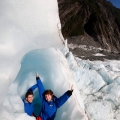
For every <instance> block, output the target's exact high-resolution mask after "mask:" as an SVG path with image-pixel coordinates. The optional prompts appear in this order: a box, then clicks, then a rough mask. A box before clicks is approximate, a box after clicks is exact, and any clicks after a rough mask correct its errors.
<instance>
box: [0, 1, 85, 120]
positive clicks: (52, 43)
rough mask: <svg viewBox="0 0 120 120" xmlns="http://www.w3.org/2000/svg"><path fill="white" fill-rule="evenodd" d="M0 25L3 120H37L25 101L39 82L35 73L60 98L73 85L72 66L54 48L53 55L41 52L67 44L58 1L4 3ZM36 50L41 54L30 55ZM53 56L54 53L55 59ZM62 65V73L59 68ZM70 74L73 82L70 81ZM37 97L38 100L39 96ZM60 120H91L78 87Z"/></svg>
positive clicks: (0, 116) (0, 113)
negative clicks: (27, 94)
mask: <svg viewBox="0 0 120 120" xmlns="http://www.w3.org/2000/svg"><path fill="white" fill-rule="evenodd" d="M0 26H1V27H0V81H1V82H0V96H1V97H0V120H21V119H22V120H26V119H28V120H35V118H34V117H29V116H27V114H25V113H24V110H23V103H22V100H21V97H22V98H23V96H24V95H23V94H24V93H25V92H26V89H27V88H28V87H29V86H31V85H32V84H34V83H35V72H36V71H38V72H39V73H40V76H41V77H42V80H43V83H44V85H45V87H46V88H48V83H49V84H50V85H49V87H50V88H51V89H53V91H54V92H55V94H56V95H57V96H60V95H61V94H63V92H65V91H66V90H67V89H68V88H69V85H68V84H69V83H72V82H73V78H71V77H70V75H69V74H70V70H69V67H67V68H65V66H64V65H65V64H63V63H64V62H65V61H63V60H61V62H60V61H59V60H58V58H61V57H60V56H61V55H60V56H59V57H58V56H57V55H56V54H57V53H56V52H55V50H54V49H53V50H50V51H51V52H49V49H48V50H47V52H46V51H45V52H43V51H41V50H40V49H46V48H49V47H54V48H62V45H63V43H64V41H63V37H62V35H61V30H60V29H61V24H60V21H59V16H58V5H57V0H52V1H51V0H44V1H43V0H1V1H0ZM35 49H39V50H38V51H39V52H37V51H34V52H31V53H28V52H29V51H31V50H35ZM42 52H43V53H42ZM27 53H28V54H27ZM58 53H59V52H58ZM26 54H27V55H26ZM49 54H52V57H51V56H50V57H51V59H49ZM25 55H26V56H28V58H27V57H26V56H25ZM29 55H30V59H29ZM39 55H40V56H39ZM23 57H25V58H23ZM56 57H58V58H56ZM36 58H38V59H36ZM62 58H64V57H62ZM53 59H55V61H54V60H53ZM22 60H23V61H22ZM41 60H43V61H42V62H41ZM21 61H22V64H21ZM45 61H46V62H45ZM52 61H54V63H53V62H52ZM33 62H34V64H35V65H34V64H33ZM24 63H25V64H24ZM39 63H40V64H39ZM48 63H49V64H48ZM55 63H56V66H55ZM65 63H66V62H65ZM59 64H60V65H59ZM66 64H67V63H66ZM42 65H43V66H42ZM46 65H48V66H49V67H48V66H46ZM60 66H61V69H62V70H59V69H55V67H58V68H60ZM41 68H43V69H41ZM44 69H45V70H44ZM33 70H34V71H33ZM64 70H65V71H64ZM58 73H60V74H58ZM47 74H48V75H47ZM66 75H68V76H69V80H70V79H71V80H70V81H71V82H70V81H69V82H67V81H68V76H66ZM48 78H49V79H48ZM14 80H15V81H14ZM50 80H51V82H50ZM13 81H14V82H13ZM12 82H13V84H12V85H11V83H12ZM74 84H75V83H74ZM61 86H63V89H62V90H61V89H60V88H61ZM58 88H59V89H60V90H59V91H58ZM8 90H9V91H8ZM35 96H36V99H38V95H37V93H35ZM3 101H4V102H3ZM73 101H74V102H73ZM71 103H72V104H71ZM38 104H39V105H40V103H38ZM68 106H69V109H67V108H68ZM36 109H37V108H36ZM56 119H57V120H59V119H62V120H67V119H71V120H72V119H76V120H78V119H81V120H87V118H86V115H85V114H84V105H83V103H82V99H81V97H80V95H79V91H78V90H77V87H76V89H75V92H74V95H73V97H72V98H71V100H69V101H68V103H66V105H65V106H63V107H62V108H60V110H59V111H58V113H57V118H56Z"/></svg>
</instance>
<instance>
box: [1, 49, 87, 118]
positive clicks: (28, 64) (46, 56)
mask: <svg viewBox="0 0 120 120" xmlns="http://www.w3.org/2000/svg"><path fill="white" fill-rule="evenodd" d="M36 71H38V73H39V75H40V77H41V79H42V82H43V84H44V87H45V89H51V90H52V91H53V92H54V94H55V95H56V96H57V97H59V96H61V95H62V94H63V93H64V92H66V91H67V90H68V89H70V86H71V84H74V86H75V90H74V92H73V95H72V96H71V97H70V99H69V100H68V101H67V102H66V103H65V104H64V105H63V106H62V107H61V108H59V109H58V112H57V114H56V118H55V120H87V118H86V116H85V114H84V104H83V102H82V98H81V97H80V94H79V90H78V89H77V86H76V83H75V81H74V79H73V76H72V73H71V71H70V69H69V66H68V63H67V60H66V59H65V57H64V55H63V54H62V53H61V52H60V51H59V50H55V49H53V48H49V49H44V50H33V51H31V52H29V53H27V54H26V55H25V56H24V57H23V59H22V61H21V68H20V70H19V73H18V74H17V77H16V79H15V81H14V82H13V83H12V85H11V86H10V89H9V92H8V94H7V96H6V99H5V101H4V103H3V107H4V108H5V109H6V112H3V111H2V113H1V115H0V118H1V117H2V120H3V118H4V119H5V118H6V119H5V120H7V119H8V120H19V119H20V120H21V119H22V120H26V119H28V120H34V118H32V117H29V116H27V114H25V113H24V108H23V107H24V106H23V103H22V99H21V98H24V95H25V93H26V91H27V89H28V88H29V87H31V86H32V85H34V84H36V79H35V73H36ZM34 94H35V99H34V103H35V112H36V114H38V113H39V111H40V108H41V103H40V98H39V94H38V91H37V89H36V90H35V91H34ZM7 112H8V113H7Z"/></svg>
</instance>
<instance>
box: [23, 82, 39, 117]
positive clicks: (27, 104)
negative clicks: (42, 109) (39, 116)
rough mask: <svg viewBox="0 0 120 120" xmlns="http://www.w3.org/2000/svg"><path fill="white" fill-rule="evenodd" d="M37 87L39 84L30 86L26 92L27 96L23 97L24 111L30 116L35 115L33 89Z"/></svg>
mask: <svg viewBox="0 0 120 120" xmlns="http://www.w3.org/2000/svg"><path fill="white" fill-rule="evenodd" d="M36 88H37V84H35V85H33V86H32V87H30V88H29V89H28V90H27V92H26V94H25V98H24V99H23V103H24V111H25V113H27V114H28V115H29V116H34V103H33V99H34V94H33V91H34V90H35V89H36Z"/></svg>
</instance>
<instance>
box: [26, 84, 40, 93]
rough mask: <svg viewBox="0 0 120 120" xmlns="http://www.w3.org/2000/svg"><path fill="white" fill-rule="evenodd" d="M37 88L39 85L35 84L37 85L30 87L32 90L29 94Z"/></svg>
mask: <svg viewBox="0 0 120 120" xmlns="http://www.w3.org/2000/svg"><path fill="white" fill-rule="evenodd" d="M37 87H38V86H37V84H35V85H33V86H32V87H30V88H29V89H28V90H27V92H28V91H32V92H33V91H34V90H35V89H36V88H37Z"/></svg>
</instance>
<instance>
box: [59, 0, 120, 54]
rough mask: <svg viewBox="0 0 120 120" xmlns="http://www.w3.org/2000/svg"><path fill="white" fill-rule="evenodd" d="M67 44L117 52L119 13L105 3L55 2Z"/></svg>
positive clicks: (85, 0) (99, 0)
mask: <svg viewBox="0 0 120 120" xmlns="http://www.w3.org/2000/svg"><path fill="white" fill-rule="evenodd" d="M58 5H59V15H60V20H61V24H62V34H63V36H64V38H67V39H68V43H73V44H78V45H80V44H89V45H91V46H96V47H102V48H104V49H107V50H110V51H118V52H120V9H118V8H116V7H114V6H113V5H112V4H111V3H110V2H108V1H106V0H58Z"/></svg>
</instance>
